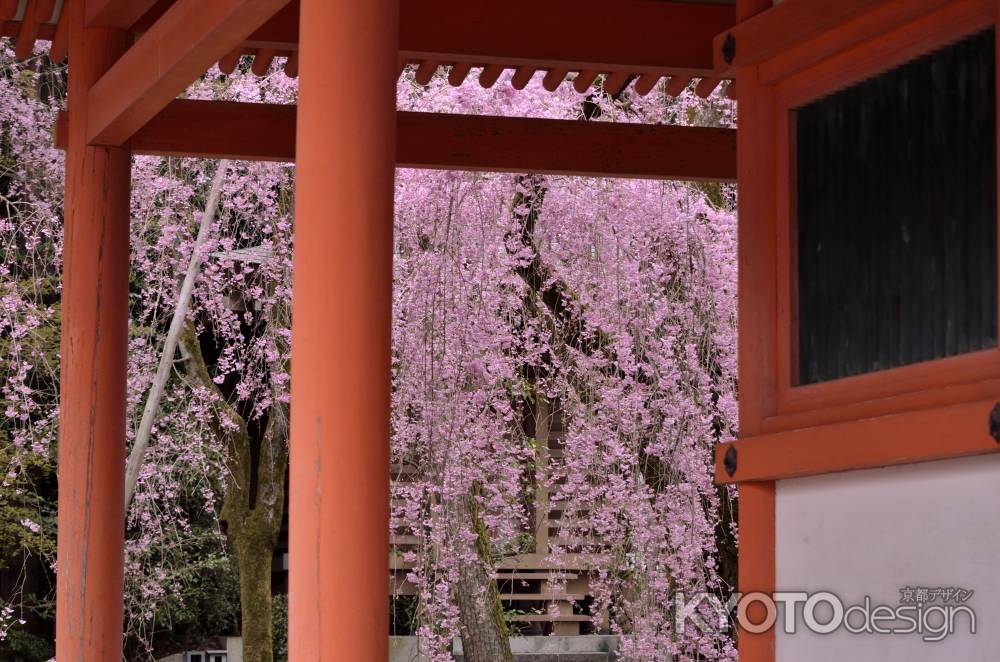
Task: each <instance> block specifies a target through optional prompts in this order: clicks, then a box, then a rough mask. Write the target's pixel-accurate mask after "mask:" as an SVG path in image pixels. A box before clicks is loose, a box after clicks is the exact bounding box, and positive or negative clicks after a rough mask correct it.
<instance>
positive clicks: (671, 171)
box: [56, 100, 736, 181]
mask: <svg viewBox="0 0 1000 662" xmlns="http://www.w3.org/2000/svg"><path fill="white" fill-rule="evenodd" d="M295 114H296V108H295V106H288V105H274V104H246V103H237V102H223V101H191V100H177V101H173V102H171V103H170V104H169V105H168V106H167V108H166V109H164V110H163V111H162V112H160V113H159V114H158V115H157V116H156V117H155V118H153V120H152V121H151V122H149V124H147V125H146V126H144V127H143V128H142V129H140V130H139V131H138V132H137V133H136V134H135V136H134V137H133V138H132V149H133V151H134V152H136V153H140V154H143V153H144V154H158V155H167V156H198V157H204V158H234V159H249V160H264V161H293V160H294V159H295V121H296V118H295ZM261 127H267V130H266V131H261ZM397 127H398V148H397V158H396V163H397V165H398V166H400V167H409V168H435V169H453V170H476V171H499V172H541V173H550V174H565V175H587V176H603V177H633V178H648V179H678V180H713V181H732V180H734V179H735V177H736V132H735V131H733V130H731V129H709V128H702V127H680V126H663V125H656V126H650V125H641V124H614V123H610V122H583V121H573V120H547V119H535V118H505V117H491V116H468V115H446V114H436V113H410V112H400V113H398V124H397ZM56 135H57V145H59V146H60V147H61V146H63V145H64V143H65V135H66V117H65V115H60V117H59V124H58V128H57V132H56Z"/></svg>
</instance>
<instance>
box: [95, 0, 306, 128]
mask: <svg viewBox="0 0 1000 662" xmlns="http://www.w3.org/2000/svg"><path fill="white" fill-rule="evenodd" d="M287 2H288V0H213V1H212V2H205V1H204V0H177V2H176V3H174V4H173V5H172V6H171V7H170V8H169V9H167V11H166V13H164V14H163V15H162V16H161V17H160V18H159V19H157V20H156V22H155V23H153V24H152V25H151V26H150V28H149V30H148V31H147V32H146V33H144V34H143V35H142V36H141V37H140V38H139V39H138V41H136V43H135V44H134V45H133V46H132V47H131V48H130V49H129V50H128V51H127V52H126V53H125V55H124V56H122V58H121V59H119V60H118V62H116V63H115V64H114V66H112V67H111V69H109V70H108V71H107V73H105V74H104V76H102V77H101V79H100V80H99V81H97V83H96V84H95V85H94V86H93V87H92V88H91V90H90V99H89V110H90V112H89V117H88V125H87V136H88V139H89V141H90V142H91V144H99V145H120V144H122V143H124V142H125V141H126V140H128V139H129V138H131V137H132V135H133V134H134V133H135V132H136V131H137V130H138V129H140V128H141V127H142V126H143V125H145V124H146V123H147V122H148V121H149V120H151V119H152V118H153V117H154V116H156V114H157V113H158V112H160V111H161V110H163V108H165V107H166V106H167V104H168V103H170V101H171V100H173V99H174V98H175V97H176V96H177V95H178V94H180V93H181V92H182V91H183V90H184V89H185V88H186V87H187V86H188V85H190V84H191V82H192V81H193V80H194V79H195V78H197V77H198V76H199V75H201V74H202V73H203V72H205V71H206V70H207V69H208V68H209V67H211V66H212V64H214V63H215V62H217V61H218V60H219V59H220V58H222V57H223V56H225V55H226V54H227V53H229V52H230V51H231V50H232V49H233V48H234V47H235V46H237V45H238V44H240V42H242V41H244V40H245V39H246V38H247V37H248V36H249V35H250V34H251V33H253V31H254V30H256V29H257V28H259V27H260V26H261V25H263V24H264V23H265V22H266V21H267V20H268V19H269V18H271V17H272V16H274V14H275V13H276V12H277V11H278V10H280V9H281V8H282V7H284V6H285V5H286V4H287Z"/></svg>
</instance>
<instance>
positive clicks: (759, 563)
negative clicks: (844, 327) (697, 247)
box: [736, 0, 777, 662]
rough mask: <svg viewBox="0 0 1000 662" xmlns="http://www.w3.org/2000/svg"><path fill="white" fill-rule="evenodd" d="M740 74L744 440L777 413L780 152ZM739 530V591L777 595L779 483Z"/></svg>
mask: <svg viewBox="0 0 1000 662" xmlns="http://www.w3.org/2000/svg"><path fill="white" fill-rule="evenodd" d="M771 6H772V2H771V0H737V1H736V16H737V20H738V21H745V20H748V19H750V18H752V17H754V16H756V15H757V14H759V13H761V12H763V11H766V10H767V9H768V8H770V7H771ZM737 48H739V44H737ZM742 73H743V75H739V76H738V77H737V78H738V80H739V86H738V87H737V102H738V103H739V111H740V118H739V122H740V131H739V133H738V134H737V143H738V149H737V159H738V165H737V170H738V177H739V179H738V181H739V192H740V207H739V255H738V257H739V289H740V295H739V301H740V308H739V316H738V317H739V324H740V343H739V383H740V434H741V436H753V435H757V434H760V432H761V424H762V422H763V421H764V419H766V418H767V417H768V416H771V415H773V413H774V408H775V402H774V397H773V393H774V390H775V384H776V380H777V375H776V373H775V370H774V365H775V362H776V358H775V355H776V351H777V346H776V334H775V330H774V318H775V317H776V315H777V311H776V308H775V306H776V303H777V302H776V301H775V300H774V299H767V298H766V297H755V295H754V293H756V292H773V291H774V289H775V271H776V268H777V263H776V259H777V254H776V251H775V247H774V242H773V240H772V238H771V237H772V232H773V226H774V220H773V213H772V210H773V209H774V193H773V190H772V189H771V187H770V180H769V179H768V176H769V175H770V173H771V172H772V169H773V167H774V159H775V152H774V147H773V143H774V136H773V131H772V129H771V127H772V126H773V123H772V119H771V118H772V113H773V102H772V100H771V99H770V98H769V97H768V96H767V95H765V94H763V93H762V90H761V86H759V85H758V84H757V82H756V80H755V78H754V75H753V72H742ZM765 299H766V303H765V302H764V301H763V300H765ZM739 526H740V551H739V581H738V584H739V590H740V592H741V593H744V594H750V593H755V592H762V593H772V592H773V591H774V590H775V561H774V530H775V529H774V527H775V484H774V481H760V482H752V483H742V484H741V485H740V512H739ZM762 611H763V610H762V608H761V605H759V604H755V605H752V606H751V607H750V610H749V613H748V616H749V618H750V619H751V621H752V622H754V623H760V622H762V621H763V620H764V618H765V615H764V614H763V613H761V612H762ZM774 644H775V638H774V631H773V630H768V631H766V632H760V633H753V632H749V631H747V630H740V632H739V653H740V659H741V660H743V661H744V662H756V661H758V660H759V661H761V662H763V661H765V660H773V659H774Z"/></svg>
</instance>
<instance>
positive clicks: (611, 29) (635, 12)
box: [135, 0, 735, 77]
mask: <svg viewBox="0 0 1000 662" xmlns="http://www.w3.org/2000/svg"><path fill="white" fill-rule="evenodd" d="M158 6H162V5H158ZM298 17H299V3H298V0H293V1H292V2H290V3H289V4H288V6H287V7H285V8H284V9H282V10H281V11H279V12H278V13H276V14H275V15H274V17H273V18H271V19H270V20H269V21H267V22H266V23H264V24H263V25H262V26H261V27H260V28H259V29H257V30H255V31H254V32H253V34H251V35H250V36H249V37H248V38H247V40H246V41H245V43H244V48H247V49H254V48H268V49H274V50H278V51H289V50H295V49H297V48H298V41H299V18H298ZM155 18H156V12H155V11H153V12H151V14H150V15H148V16H147V17H146V18H144V19H143V21H142V22H140V23H139V24H137V25H136V26H135V27H136V30H138V31H143V30H145V29H148V27H149V25H150V21H152V20H153V19H155ZM399 21H400V25H399V50H400V56H401V57H402V58H404V59H406V60H411V61H420V62H423V61H425V60H431V61H437V62H441V63H446V64H451V63H454V62H468V63H471V64H476V65H485V64H503V65H506V66H508V67H515V66H519V65H530V66H534V67H535V68H536V69H546V70H549V69H563V70H566V71H580V70H586V69H593V70H597V71H615V70H618V69H622V70H628V72H629V73H646V72H648V73H655V72H661V73H664V72H665V73H674V74H682V75H689V76H695V77H701V76H707V75H709V74H710V73H711V72H712V70H713V66H714V65H713V61H712V39H713V37H715V35H717V34H719V33H720V32H723V31H724V30H726V29H728V28H730V27H732V25H733V23H734V21H735V10H734V9H733V7H731V6H728V5H716V4H697V3H682V2H650V1H649V0H621V1H620V2H617V3H611V4H609V3H608V2H606V1H605V0H546V1H545V2H538V1H537V0H508V1H507V2H503V3H497V2H491V1H489V0H421V1H420V2H413V1H411V0H410V1H406V2H401V3H400V17H399Z"/></svg>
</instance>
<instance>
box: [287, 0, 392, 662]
mask: <svg viewBox="0 0 1000 662" xmlns="http://www.w3.org/2000/svg"><path fill="white" fill-rule="evenodd" d="M300 21H301V32H300V51H299V63H300V76H301V78H300V88H299V90H300V91H299V104H298V133H297V144H296V169H297V173H296V177H297V180H296V212H295V277H294V307H293V312H292V408H291V416H292V420H291V483H290V492H291V497H290V510H289V516H290V545H289V546H290V564H289V604H290V607H289V610H290V613H289V617H290V621H289V645H290V649H289V652H290V659H292V660H294V661H295V662H320V661H327V662H329V661H332V660H343V661H345V662H346V661H350V662H366V661H371V662H385V660H387V659H388V633H389V628H388V613H389V610H388V603H387V596H386V581H387V571H386V558H387V554H388V550H389V540H388V535H389V531H388V522H389V453H388V445H389V389H390V381H389V352H390V322H391V294H392V291H391V289H392V221H393V175H394V157H395V96H396V95H395V81H396V75H397V69H396V66H397V23H398V17H397V2H396V1H395V0H365V1H364V2H358V1H357V0H303V2H302V10H301V18H300Z"/></svg>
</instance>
